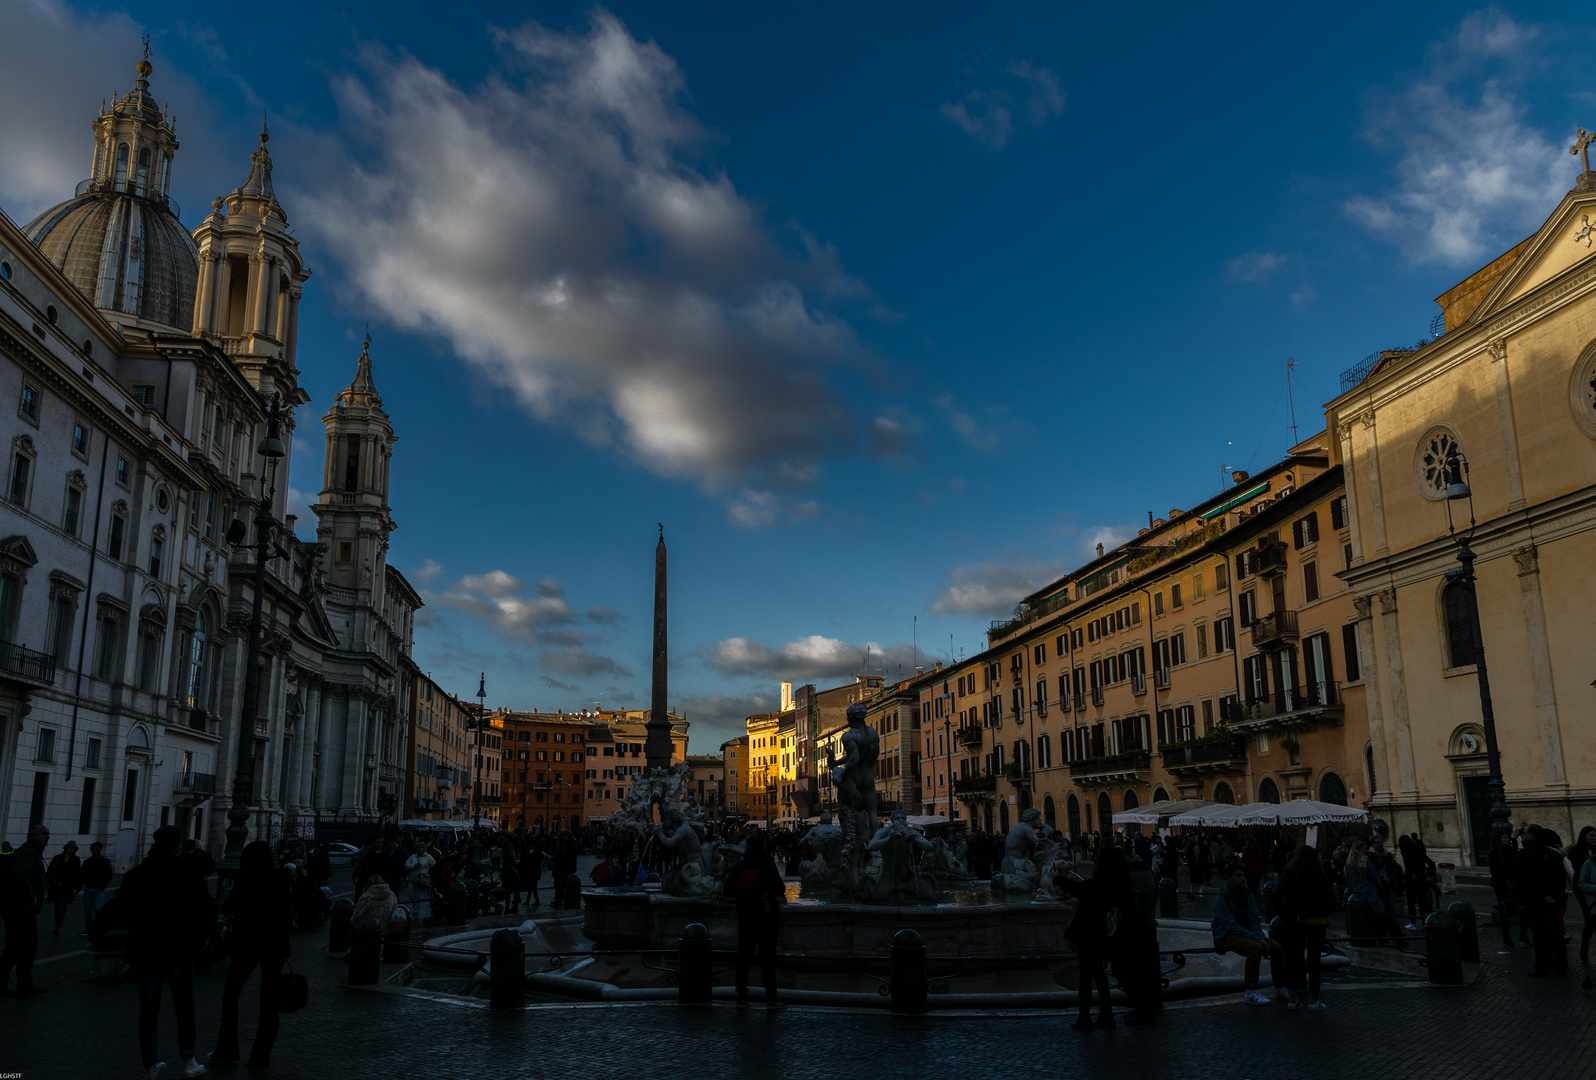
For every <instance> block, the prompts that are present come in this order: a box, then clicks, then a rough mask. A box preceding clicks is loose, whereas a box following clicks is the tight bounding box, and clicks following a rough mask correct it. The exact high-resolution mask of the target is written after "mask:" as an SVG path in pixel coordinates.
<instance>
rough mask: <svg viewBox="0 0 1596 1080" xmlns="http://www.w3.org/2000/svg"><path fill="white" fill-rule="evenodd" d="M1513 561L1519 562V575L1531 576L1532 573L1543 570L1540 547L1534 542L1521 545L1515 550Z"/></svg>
mask: <svg viewBox="0 0 1596 1080" xmlns="http://www.w3.org/2000/svg"><path fill="white" fill-rule="evenodd" d="M1513 561H1514V562H1516V563H1518V576H1519V577H1529V576H1530V575H1531V574H1538V573H1540V572H1541V562H1540V549H1538V548H1537V547H1536V546H1535V545H1534V544H1530V545H1528V546H1526V547H1521V548H1519V549H1518V550H1517V551H1515V552H1513Z"/></svg>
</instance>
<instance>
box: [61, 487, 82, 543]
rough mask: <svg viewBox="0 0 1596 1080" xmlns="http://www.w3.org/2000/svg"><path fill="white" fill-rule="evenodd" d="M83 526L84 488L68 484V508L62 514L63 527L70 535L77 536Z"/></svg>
mask: <svg viewBox="0 0 1596 1080" xmlns="http://www.w3.org/2000/svg"><path fill="white" fill-rule="evenodd" d="M82 527H83V489H82V488H78V487H74V486H72V485H71V484H68V485H67V489H66V510H65V512H64V513H63V514H62V515H61V528H63V529H65V530H66V534H67V535H68V536H77V535H78V532H79V530H80V529H82Z"/></svg>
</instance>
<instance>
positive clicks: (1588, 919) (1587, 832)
mask: <svg viewBox="0 0 1596 1080" xmlns="http://www.w3.org/2000/svg"><path fill="white" fill-rule="evenodd" d="M1568 863H1569V865H1570V866H1571V867H1573V871H1574V874H1573V878H1574V903H1576V904H1578V905H1579V913H1580V919H1581V921H1582V922H1583V923H1584V924H1585V929H1584V931H1583V932H1582V933H1581V934H1580V938H1579V962H1580V963H1582V964H1588V963H1590V939H1591V935H1592V934H1593V933H1596V870H1591V871H1589V872H1588V873H1589V877H1588V878H1587V869H1586V868H1587V867H1589V866H1591V864H1592V863H1596V826H1593V825H1587V826H1585V827H1584V828H1583V829H1581V830H1579V837H1578V839H1576V840H1575V841H1574V846H1573V847H1571V848H1569V849H1568ZM1587 880H1588V881H1589V883H1590V884H1591V886H1592V888H1590V889H1586V888H1585V884H1584V883H1585V882H1586V881H1587Z"/></svg>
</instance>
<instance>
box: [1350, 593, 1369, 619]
mask: <svg viewBox="0 0 1596 1080" xmlns="http://www.w3.org/2000/svg"><path fill="white" fill-rule="evenodd" d="M1352 606H1353V607H1354V608H1356V609H1357V612H1358V618H1359V619H1370V618H1373V617H1374V597H1372V596H1354V597H1353V598H1352Z"/></svg>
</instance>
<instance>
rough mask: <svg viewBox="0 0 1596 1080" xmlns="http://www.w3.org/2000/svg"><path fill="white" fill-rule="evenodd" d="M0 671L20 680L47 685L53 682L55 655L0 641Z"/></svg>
mask: <svg viewBox="0 0 1596 1080" xmlns="http://www.w3.org/2000/svg"><path fill="white" fill-rule="evenodd" d="M0 673H3V674H5V675H9V676H11V677H12V678H14V679H19V680H21V681H22V682H28V683H34V684H37V685H39V686H49V685H51V684H52V683H54V682H55V657H53V656H50V655H49V654H48V653H42V652H36V651H34V650H33V649H29V648H25V647H23V646H21V645H13V644H11V642H9V641H0Z"/></svg>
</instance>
